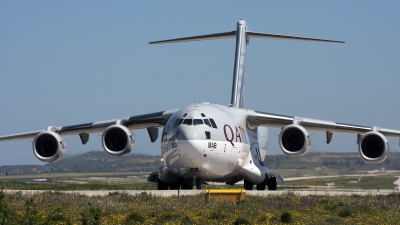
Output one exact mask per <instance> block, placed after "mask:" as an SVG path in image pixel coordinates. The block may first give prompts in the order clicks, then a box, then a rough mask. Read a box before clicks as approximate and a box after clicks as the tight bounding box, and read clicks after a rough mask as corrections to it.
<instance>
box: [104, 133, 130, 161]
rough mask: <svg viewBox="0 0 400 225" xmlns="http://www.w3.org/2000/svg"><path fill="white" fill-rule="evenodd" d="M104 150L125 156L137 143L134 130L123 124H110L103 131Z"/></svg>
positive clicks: (114, 154) (110, 153)
mask: <svg viewBox="0 0 400 225" xmlns="http://www.w3.org/2000/svg"><path fill="white" fill-rule="evenodd" d="M102 145H103V148H104V151H106V152H107V153H108V154H109V155H112V156H123V155H126V154H128V153H129V152H131V150H132V149H133V146H134V145H135V139H134V137H133V134H132V131H130V130H129V129H128V128H127V127H125V126H123V125H112V126H109V127H108V128H107V129H106V130H105V131H104V133H103V137H102Z"/></svg>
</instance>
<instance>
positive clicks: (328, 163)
mask: <svg viewBox="0 0 400 225" xmlns="http://www.w3.org/2000/svg"><path fill="white" fill-rule="evenodd" d="M399 162H400V153H398V152H391V153H389V155H388V157H387V158H386V160H385V161H383V162H382V163H378V164H372V163H367V162H365V161H364V160H362V159H361V157H360V155H359V154H358V153H307V154H306V155H304V156H301V157H289V156H286V155H270V156H268V155H267V159H266V162H265V163H266V165H267V167H268V168H270V169H300V170H324V169H325V170H326V169H342V170H382V169H384V170H400V163H399Z"/></svg>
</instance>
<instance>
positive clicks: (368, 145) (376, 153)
mask: <svg viewBox="0 0 400 225" xmlns="http://www.w3.org/2000/svg"><path fill="white" fill-rule="evenodd" d="M358 152H359V153H360V156H361V158H362V159H363V160H364V161H366V162H369V163H380V162H383V161H384V160H385V159H386V157H387V155H388V153H389V144H388V141H387V139H386V137H385V136H384V135H383V134H381V133H379V132H376V131H370V132H367V133H365V134H364V135H363V136H361V139H360V142H359V144H358Z"/></svg>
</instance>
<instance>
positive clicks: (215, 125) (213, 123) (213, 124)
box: [210, 118, 217, 128]
mask: <svg viewBox="0 0 400 225" xmlns="http://www.w3.org/2000/svg"><path fill="white" fill-rule="evenodd" d="M210 122H211V125H212V127H214V128H217V124H216V123H215V121H214V119H211V118H210Z"/></svg>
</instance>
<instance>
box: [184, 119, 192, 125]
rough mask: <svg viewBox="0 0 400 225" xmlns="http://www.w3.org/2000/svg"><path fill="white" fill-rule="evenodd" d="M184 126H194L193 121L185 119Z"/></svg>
mask: <svg viewBox="0 0 400 225" xmlns="http://www.w3.org/2000/svg"><path fill="white" fill-rule="evenodd" d="M182 124H186V125H192V119H185V120H184V121H183V123H182Z"/></svg>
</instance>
